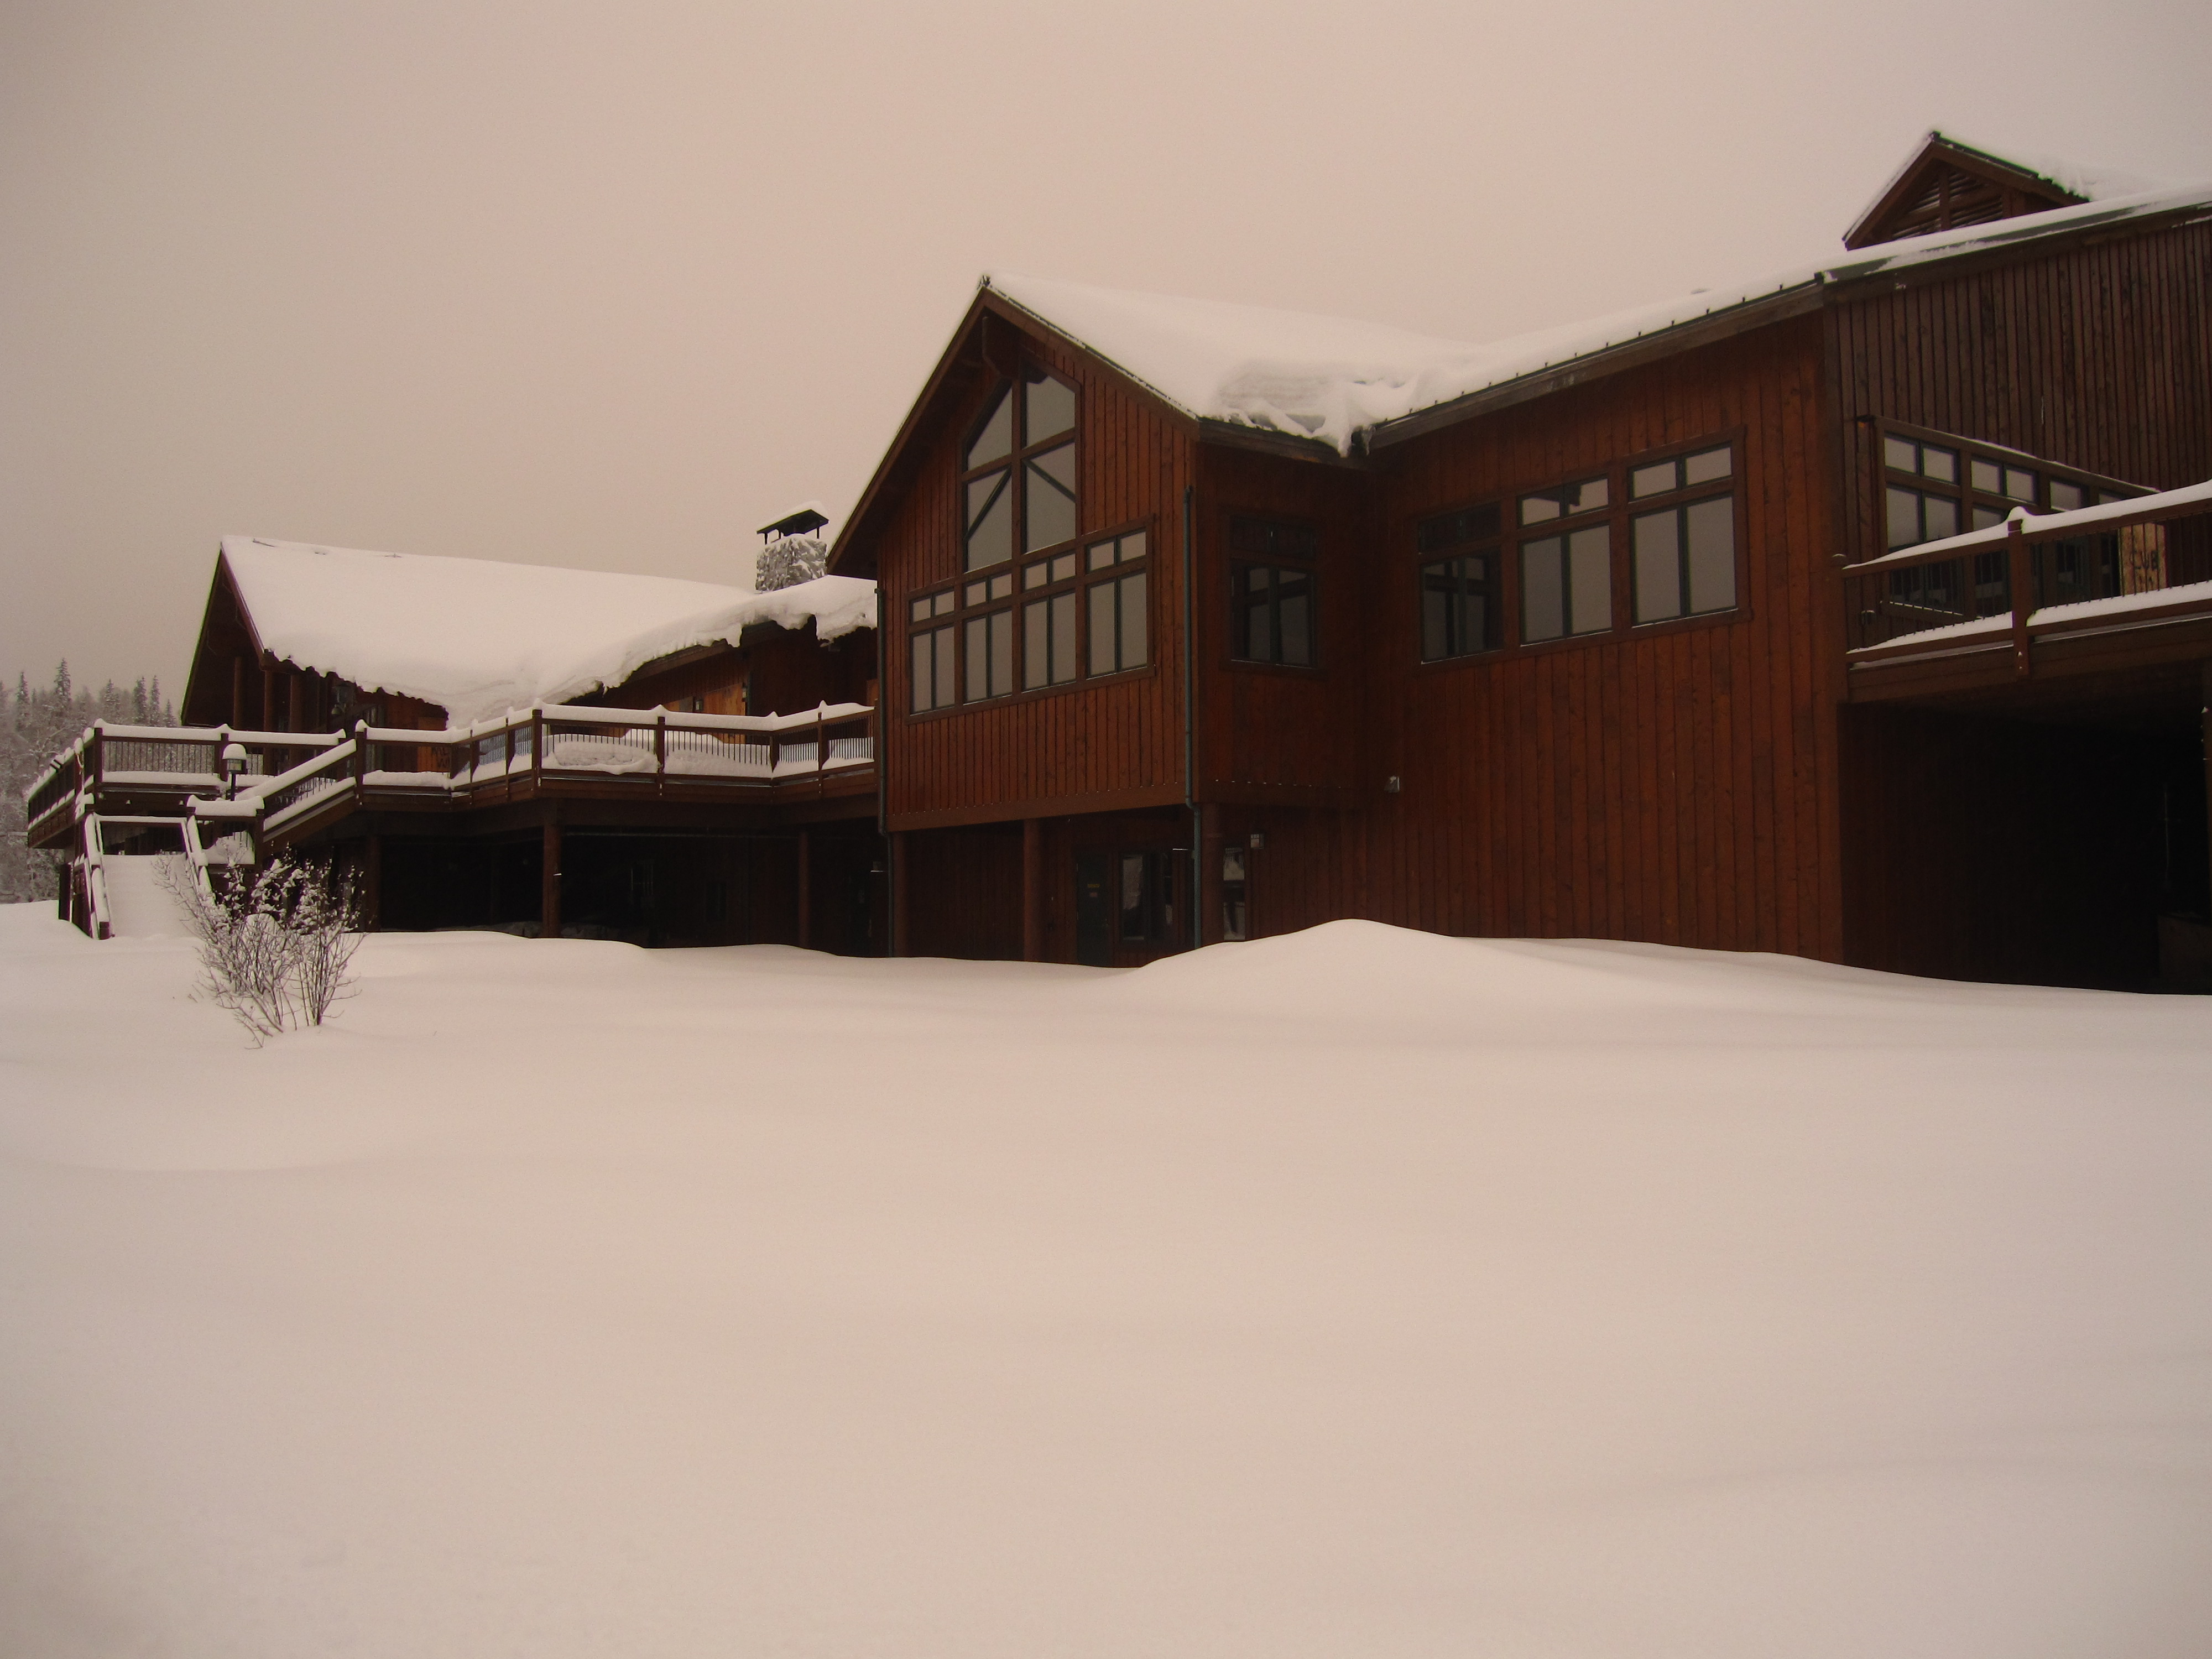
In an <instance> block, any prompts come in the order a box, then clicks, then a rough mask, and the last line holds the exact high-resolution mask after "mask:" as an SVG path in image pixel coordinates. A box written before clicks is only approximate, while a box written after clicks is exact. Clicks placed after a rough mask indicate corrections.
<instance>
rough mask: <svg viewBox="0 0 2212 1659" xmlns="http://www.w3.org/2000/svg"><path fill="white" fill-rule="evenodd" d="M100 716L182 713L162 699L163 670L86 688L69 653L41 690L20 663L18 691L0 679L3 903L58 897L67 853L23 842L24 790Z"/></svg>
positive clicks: (166, 720) (150, 718) (148, 719)
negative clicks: (126, 686)
mask: <svg viewBox="0 0 2212 1659" xmlns="http://www.w3.org/2000/svg"><path fill="white" fill-rule="evenodd" d="M94 720H112V721H115V722H117V723H118V724H125V725H131V726H174V725H175V724H176V723H177V715H176V711H175V710H174V709H173V708H170V707H169V706H168V705H167V703H165V702H163V701H162V700H161V680H160V679H159V678H142V679H140V680H138V681H137V684H135V685H133V686H132V688H131V690H128V691H125V690H123V689H122V688H121V687H119V686H118V685H117V684H115V682H114V681H112V680H110V681H108V682H107V684H105V685H103V686H102V687H101V688H100V690H99V691H98V692H97V693H96V694H95V693H94V692H92V691H90V690H83V691H80V690H77V689H76V683H75V682H74V681H73V680H72V679H71V678H70V668H69V664H68V662H67V661H65V660H64V661H63V662H61V663H58V664H57V665H55V668H54V677H53V679H52V683H51V684H48V685H46V686H44V687H41V688H40V689H38V690H33V689H32V686H31V680H30V676H29V675H28V674H26V673H23V672H21V671H17V673H16V676H15V689H14V690H13V691H10V690H9V689H8V686H7V683H6V682H5V681H4V680H0V904H12V903H22V902H38V903H47V902H52V899H53V896H54V884H55V870H56V868H57V866H58V865H59V864H61V863H62V862H63V860H62V859H61V857H60V856H59V855H58V854H54V853H52V852H39V851H33V850H32V849H31V848H28V847H26V846H25V845H24V834H25V830H26V829H27V823H26V819H25V817H24V802H23V792H24V791H25V790H26V789H27V788H29V787H30V786H31V784H32V782H33V781H34V780H35V779H36V778H37V777H38V776H39V775H40V774H41V773H43V772H44V771H45V770H46V767H47V765H48V764H49V763H51V762H52V760H53V758H54V757H55V756H56V755H58V754H59V753H60V752H61V751H62V750H64V749H66V748H68V747H69V746H70V744H73V743H75V742H76V739H77V737H78V735H79V734H80V733H81V732H83V730H84V728H85V727H86V726H89V725H91V724H92V723H93V721H94Z"/></svg>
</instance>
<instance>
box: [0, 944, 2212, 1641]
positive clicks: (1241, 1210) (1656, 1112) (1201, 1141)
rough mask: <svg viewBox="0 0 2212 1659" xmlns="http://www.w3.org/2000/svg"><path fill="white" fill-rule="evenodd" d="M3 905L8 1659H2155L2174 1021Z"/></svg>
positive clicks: (1663, 960) (1495, 959)
mask: <svg viewBox="0 0 2212 1659" xmlns="http://www.w3.org/2000/svg"><path fill="white" fill-rule="evenodd" d="M356 962H357V964H358V966H359V968H360V969H361V981H362V986H361V992H360V994H359V995H358V996H356V997H355V998H353V999H351V1000H348V1001H347V1002H345V1003H344V1004H343V1006H342V1009H341V1012H340V1013H339V1016H338V1018H337V1019H336V1021H335V1022H334V1023H333V1024H330V1025H327V1026H325V1027H323V1028H321V1029H319V1030H310V1031H295V1032H291V1033H288V1034H287V1035H285V1036H283V1037H280V1038H278V1039H276V1041H274V1042H270V1043H269V1044H268V1045H266V1046H265V1047H264V1048H259V1049H250V1048H246V1046H245V1045H244V1043H243V1041H242V1039H241V1036H240V1033H239V1032H238V1030H236V1028H235V1027H234V1025H233V1024H231V1022H230V1021H229V1019H228V1017H227V1016H225V1015H224V1014H223V1013H222V1011H221V1010H220V1009H217V1008H215V1007H213V1006H210V1005H208V1004H206V1003H204V1002H195V1001H193V1000H191V999H190V997H189V994H188V993H189V987H190V986H191V982H192V979H193V974H194V964H193V952H192V951H191V948H190V947H189V946H188V945H184V944H181V943H176V942H170V941H162V940H148V941H143V942H132V943H130V944H127V945H120V946H112V947H111V946H106V945H101V946H94V945H90V944H89V943H88V941H86V940H85V939H83V938H82V935H80V934H78V933H76V932H75V931H74V930H72V929H71V928H70V927H67V926H66V925H65V924H64V923H61V922H58V921H56V920H55V919H54V917H53V913H52V908H51V907H50V906H44V905H40V906H30V905H20V906H0V1264H4V1268H0V1379H4V1385H5V1389H6V1395H5V1397H6V1400H7V1402H8V1405H7V1411H8V1414H7V1418H6V1423H5V1427H4V1429H0V1653H4V1654H7V1655H9V1656H14V1655H17V1654H22V1655H34V1656H40V1659H45V1656H55V1659H75V1656H81V1655H92V1654H100V1655H108V1654H125V1653H128V1654H133V1655H145V1656H149V1659H185V1656H191V1659H197V1656H204V1655H221V1656H224V1659H294V1656H301V1655H337V1654H360V1655H400V1654H404V1655H407V1656H410V1659H479V1656H484V1655H492V1654H528V1655H530V1656H532V1659H604V1656H606V1655H609V1654H614V1653H621V1654H633V1653H634V1654H640V1655H654V1656H660V1655H670V1656H673V1655H690V1656H700V1655H710V1654H724V1653H734V1654H741V1655H748V1656H750V1655H763V1656H766V1655H777V1656H783V1655H807V1656H820V1659H860V1656H878V1655H884V1656H889V1655H896V1656H906V1655H914V1656H959V1659H1033V1656H1036V1655H1040V1654H1048V1655H1054V1656H1060V1655H1065V1656H1067V1659H1121V1656H1127V1655H1145V1656H1158V1659H1263V1656H1264V1659H1342V1656H1347V1655H1357V1656H1365V1655H1369V1654H1374V1655H1380V1656H1414V1655H1423V1656H1437V1655H1453V1656H1458V1655H1468V1656H1481V1659H1491V1656H1498V1659H1599V1656H1606V1659H1613V1656H1634V1659H1778V1656H1786V1659H1867V1656H1884V1659H1887V1656H1892V1655H1894V1656H1899V1659H1928V1656H1937V1655H1941V1656H1942V1659H2021V1656H2038V1659H2051V1656H2062V1655H2063V1656H2068V1659H2072V1656H2095V1659H2122V1656H2124V1659H2181V1656H2196V1655H2198V1654H2201V1653H2203V1651H2204V1650H2205V1648H2206V1643H2205V1634H2206V1632H2208V1631H2212V1526H2208V1521H2212V1423H2208V1419H2207V1412H2206V1401H2207V1400H2208V1399H2212V1294H2208V1290H2207V1264H2208V1263H2212V1108H2208V1105H2207V1103H2208V1102H2212V1044H2208V1043H2207V1042H2206V1041H2205V1030H2206V1019H2205V1013H2206V1008H2205V1005H2204V1003H2203V1001H2202V1000H2199V999H2192V998H2186V997H2148V996H2139V997H2130V996H2121V995H2114V994H2097V993H2087V992H2069V991H2033V990H2016V989H2002V988H1998V987H1973V986H1958V985H1950V984H1945V983H1943V982H1941V981H1927V980H1905V979H1901V978H1898V977H1895V976H1889V975H1871V974H1863V973H1859V972H1856V971H1854V970H1851V969H1839V968H1834V967H1827V966H1822V965H1820V964H1815V963H1800V962H1796V961H1790V960H1784V959H1780V958H1774V957H1747V956H1729V955H1725V954H1721V953H1714V952H1703V951H1674V950H1668V949H1666V948H1664V947H1658V946H1618V945H1598V944H1592V943H1588V942H1550V941H1547V942H1533V941H1518V942H1516V941H1497V940H1474V939H1439V938H1434V937H1431V936H1428V935H1425V934H1421V933H1410V932H1407V931H1404V930H1401V929H1395V928H1389V927H1380V926H1377V925H1374V924H1368V923H1358V922H1346V923H1336V924H1332V925H1330V926H1328V927H1319V928H1316V929H1313V930H1311V931H1310V932H1309V933H1302V934H1297V935H1293V936H1291V937H1288V938H1285V939H1269V940H1263V941H1260V942H1257V943H1255V944H1251V945H1226V946H1223V947H1220V948H1218V949H1216V950H1209V951H1204V952H1200V953H1198V954H1196V955H1195V956H1193V957H1188V958H1184V959H1179V960H1176V961H1171V962H1164V963H1158V964H1156V965H1154V966H1152V967H1149V968H1145V969H1138V970H1136V971H1133V972H1119V973H1116V972H1113V971H1109V970H1099V969H1073V968H1067V967H1053V966H1044V965H1037V964H1024V963H961V962H950V961H882V960H875V961H851V960H845V959H841V958H836V957H826V956H822V955H818V954H815V953H811V952H802V951H796V950H791V949H786V948H781V947H755V948H744V949H732V950H714V951H640V950H635V949H632V948H631V947H629V946H627V945H616V944H611V943H607V942H599V941H583V940H560V939H556V940H532V941H524V940H520V939H511V938H508V937H506V936H504V935H501V934H497V933H440V934H378V935H375V936H374V937H372V938H370V939H368V941H367V942H366V943H365V944H364V945H363V947H362V952H361V955H360V957H358V958H356Z"/></svg>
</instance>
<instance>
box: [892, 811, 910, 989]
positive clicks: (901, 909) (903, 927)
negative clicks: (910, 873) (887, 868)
mask: <svg viewBox="0 0 2212 1659" xmlns="http://www.w3.org/2000/svg"><path fill="white" fill-rule="evenodd" d="M906 837H907V832H906V831H905V830H903V829H894V830H892V831H891V837H890V840H891V954H892V955H893V956H895V957H902V956H907V955H908V954H910V953H911V952H912V951H913V949H914V921H913V912H912V910H911V908H909V906H908V903H907V879H906Z"/></svg>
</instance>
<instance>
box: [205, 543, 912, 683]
mask: <svg viewBox="0 0 2212 1659" xmlns="http://www.w3.org/2000/svg"><path fill="white" fill-rule="evenodd" d="M222 558H223V561H224V562H225V563H226V564H228V566H229V568H230V571H231V574H232V577H233V579H234V580H235V581H236V582H237V584H238V589H239V592H240V596H241V597H242V598H243V599H244V600H245V601H246V610H247V611H248V612H249V613H250V614H251V615H252V621H253V627H254V629H255V631H256V633H257V634H258V635H259V636H260V641H261V643H262V644H263V645H264V647H267V648H268V649H269V650H270V651H272V652H274V653H276V656H277V657H278V658H279V659H283V660H287V661H290V662H295V663H297V664H299V665H301V667H303V668H308V669H312V670H313V671H317V672H319V673H335V674H338V675H341V676H343V678H346V679H349V680H351V681H352V682H353V683H354V684H356V685H359V686H362V687H363V688H364V689H368V690H379V691H386V692H398V693H399V694H400V695H402V696H410V697H419V698H421V699H422V700H423V701H424V702H432V703H435V704H437V705H439V706H440V707H441V708H444V709H445V710H446V714H447V720H448V723H449V724H451V725H454V726H465V725H467V724H469V723H471V721H475V720H484V719H488V718H489V717H490V716H492V715H494V714H501V713H502V712H504V711H505V710H507V709H509V708H529V707H531V706H532V704H534V703H539V702H565V701H566V700H568V698H571V697H577V696H586V695H588V694H590V693H591V692H592V691H595V690H599V689H600V688H602V687H606V686H614V685H619V684H621V683H622V682H623V681H624V680H625V679H627V678H629V677H630V675H632V674H634V673H635V672H636V671H638V669H640V668H641V667H642V666H644V665H646V664H647V663H648V662H651V661H653V660H654V659H656V658H659V657H665V656H667V655H669V654H670V653H672V652H677V651H684V650H688V649H690V647H693V646H700V645H713V644H718V643H721V642H724V641H735V640H736V639H737V637H738V635H739V634H740V633H742V632H743V631H744V629H746V628H747V627H749V626H750V625H751V624H753V623H775V624H776V625H777V626H779V627H782V628H802V627H804V626H805V624H806V623H807V622H808V620H809V619H810V618H811V620H812V621H813V623H814V624H815V628H816V631H817V634H818V635H819V636H820V637H821V638H823V639H824V640H832V639H836V638H837V637H838V636H839V635H844V634H849V633H851V632H852V631H853V630H854V629H858V628H872V627H873V626H874V625H875V617H876V599H875V586H874V584H873V583H872V582H866V581H859V580H854V579H853V578H852V577H849V576H824V577H822V578H820V579H819V580H815V581H811V582H805V583H801V584H799V585H798V586H793V587H787V588H781V589H779V590H778V591H776V592H772V593H755V592H752V591H751V590H750V589H747V588H738V587H725V586H720V585H719V584H716V583H713V582H694V581H680V580H675V579H673V578H671V577H666V576H631V575H623V574H616V573H613V572H609V571H603V570H567V569H561V568H555V567H552V566H546V565H526V564H501V563H497V562H493V561H491V560H489V559H447V558H435V557H430V556H423V555H417V554H408V553H371V552H363V551H359V550H355V549H350V548H341V547H315V546H310V545H307V544H303V543H297V542H270V541H262V540H258V539H257V538H252V537H246V536H226V537H224V538H223V540H222Z"/></svg>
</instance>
